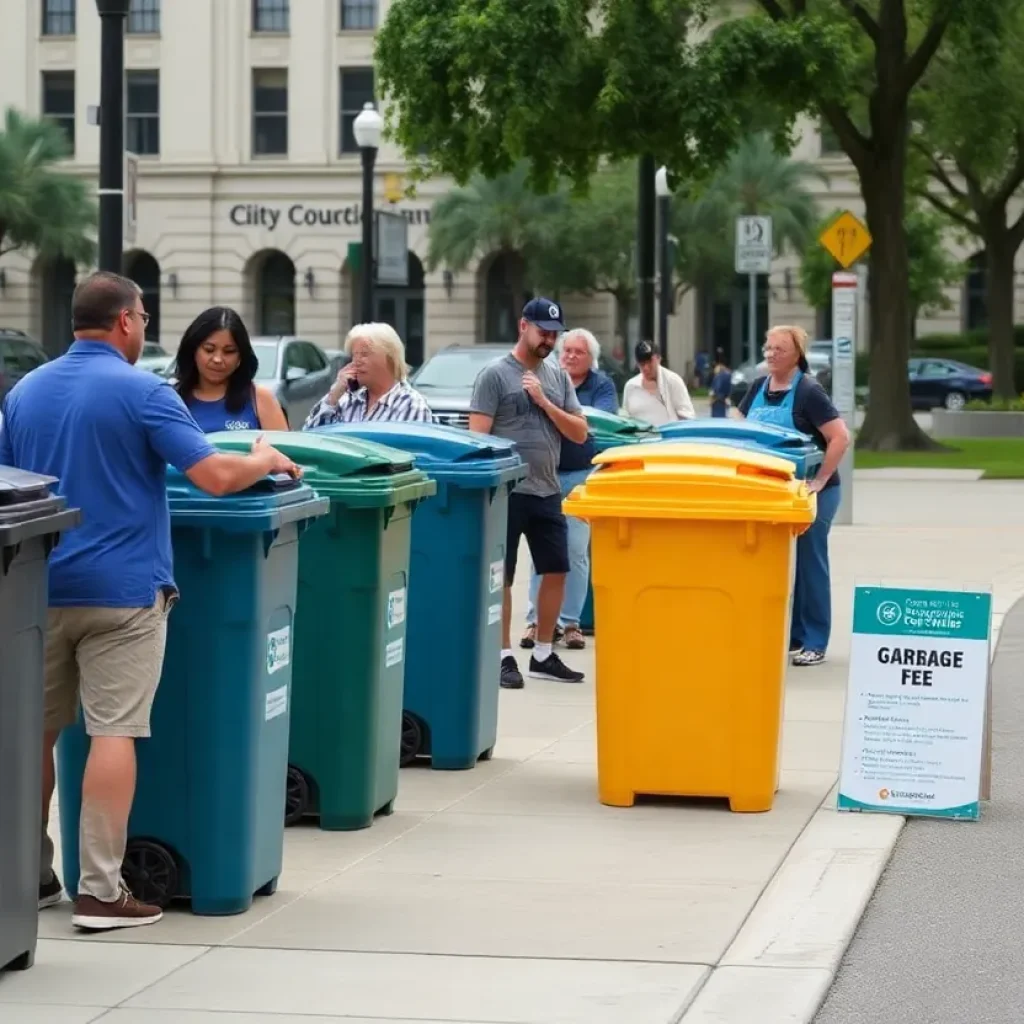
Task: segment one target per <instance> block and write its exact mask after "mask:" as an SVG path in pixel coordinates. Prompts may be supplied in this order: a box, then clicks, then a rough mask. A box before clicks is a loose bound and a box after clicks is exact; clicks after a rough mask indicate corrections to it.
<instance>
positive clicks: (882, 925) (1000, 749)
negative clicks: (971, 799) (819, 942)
mask: <svg viewBox="0 0 1024 1024" xmlns="http://www.w3.org/2000/svg"><path fill="white" fill-rule="evenodd" d="M992 678H993V722H994V725H993V783H992V802H991V804H987V805H985V807H984V808H983V809H982V816H981V820H980V821H978V822H975V823H967V822H962V823H957V822H940V821H925V820H921V819H916V820H915V819H912V820H910V821H909V822H908V823H907V826H906V828H905V829H904V830H903V834H902V836H901V837H900V840H899V843H898V844H897V847H896V851H895V854H894V856H893V859H892V861H891V862H890V864H889V867H888V869H887V871H886V873H885V874H884V875H883V877H882V880H881V883H880V884H879V887H878V889H877V891H876V892H875V895H874V898H873V899H872V901H871V903H870V904H869V906H868V910H867V913H866V914H865V916H864V919H863V920H862V921H861V924H860V927H859V929H858V930H857V934H856V936H855V937H854V940H853V942H852V943H851V945H850V948H849V949H848V950H847V952H846V956H845V957H844V959H843V963H842V966H841V968H840V971H839V974H838V975H837V977H836V980H835V982H834V984H833V987H832V990H831V992H830V993H829V995H828V998H827V999H826V1001H825V1004H824V1005H823V1006H822V1008H821V1010H820V1011H819V1013H818V1016H817V1017H816V1018H815V1024H893V1022H894V1021H899V1024H1021V1021H1024V899H1022V896H1024V687H1022V686H1021V680H1022V679H1024V601H1021V602H1018V604H1017V605H1016V606H1015V607H1014V608H1013V609H1012V610H1011V612H1010V613H1009V615H1008V616H1007V617H1006V619H1005V620H1004V623H1003V628H1002V632H1001V634H1000V638H999V646H998V648H997V653H996V659H995V663H994V666H993V674H992Z"/></svg>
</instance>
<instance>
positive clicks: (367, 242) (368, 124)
mask: <svg viewBox="0 0 1024 1024" xmlns="http://www.w3.org/2000/svg"><path fill="white" fill-rule="evenodd" d="M383 129H384V122H383V120H382V118H381V116H380V114H379V113H378V112H377V109H376V107H374V105H373V104H372V103H366V104H364V105H363V109H362V110H361V111H360V112H359V114H358V116H357V117H356V119H355V121H354V122H353V124H352V131H353V134H354V135H355V137H356V144H357V145H358V146H359V152H360V154H361V155H362V158H363V210H362V214H363V246H362V248H363V252H362V277H361V278H360V282H361V285H362V287H361V289H360V291H361V292H362V295H361V298H360V309H359V317H360V319H361V320H362V322H363V323H364V324H365V323H369V322H370V321H372V320H373V280H374V276H375V275H374V263H375V257H374V251H373V249H374V245H373V216H374V214H373V167H374V164H375V163H376V162H377V150H378V149H379V148H380V137H381V132H382V131H383Z"/></svg>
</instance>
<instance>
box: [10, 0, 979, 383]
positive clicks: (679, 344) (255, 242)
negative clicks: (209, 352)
mask: <svg viewBox="0 0 1024 1024" xmlns="http://www.w3.org/2000/svg"><path fill="white" fill-rule="evenodd" d="M388 2H389V0H132V5H131V13H130V15H129V20H128V26H127V27H128V35H127V38H126V66H127V69H128V70H127V77H126V126H125V128H126V130H125V143H126V146H127V148H129V149H130V150H132V151H133V152H134V153H136V154H138V157H139V168H140V169H139V177H138V195H137V217H136V226H135V230H134V235H133V237H131V238H128V239H126V242H125V248H126V252H125V263H124V265H125V272H126V273H127V274H129V275H130V276H132V277H133V278H134V279H135V280H136V281H137V282H138V283H139V284H140V286H141V287H142V288H143V291H144V293H145V302H146V305H147V308H148V309H149V311H150V313H151V314H152V322H151V330H150V333H151V335H152V336H153V337H155V338H157V339H158V340H159V341H160V342H161V343H162V344H163V345H164V347H165V348H167V349H168V350H170V351H173V350H174V349H175V348H176V347H177V341H178V339H179V338H180V336H181V333H182V331H183V330H184V328H185V327H186V325H187V324H188V323H189V322H190V320H191V319H192V318H193V317H194V316H195V315H196V314H197V313H198V312H199V311H201V310H202V309H204V308H206V307H207V306H210V305H214V304H217V305H229V306H234V307H235V308H237V309H238V310H239V311H240V312H242V314H243V316H244V317H245V319H246V322H247V323H248V324H249V327H250V330H251V331H252V332H253V333H254V334H292V333H294V334H299V335H302V336H303V337H306V338H309V339H311V340H313V341H317V342H319V343H320V344H322V345H324V346H325V347H328V348H333V347H336V346H337V345H339V344H340V342H341V340H342V339H343V338H344V336H345V333H346V332H347V330H348V328H349V327H350V326H351V325H352V323H353V322H355V321H356V320H357V319H358V295H359V274H360V272H361V271H360V262H361V261H360V259H359V256H360V246H359V244H358V243H359V240H360V237H361V226H360V218H361V209H360V196H361V163H360V156H359V152H358V147H357V146H356V143H355V139H354V137H353V131H352V122H353V121H354V119H355V116H356V114H357V113H358V112H359V111H360V110H361V109H362V106H363V104H364V103H365V102H367V101H371V100H376V98H377V97H376V94H375V88H374V74H373V66H372V65H373V61H372V54H373V38H374V32H375V29H376V26H377V25H378V24H379V23H380V21H381V19H382V18H383V17H384V16H386V13H387V6H388ZM99 56H100V20H99V17H98V14H97V12H96V6H95V3H94V2H93V0H17V2H14V0H11V2H8V3H5V4H4V28H3V32H0V67H2V68H3V69H4V73H3V75H2V76H0V108H6V107H11V106H13V107H16V108H18V109H21V110H24V111H26V112H27V113H29V114H30V115H34V116H38V115H46V116H49V117H52V118H54V119H55V120H57V121H58V122H59V123H61V124H62V125H63V126H64V127H65V129H66V131H67V132H68V136H69V140H70V141H71V142H72V144H73V148H74V155H73V157H72V159H71V160H70V161H69V169H70V170H71V171H72V172H74V173H77V174H80V175H82V176H83V177H85V178H87V179H89V180H91V181H94V180H95V177H96V168H97V162H98V154H99V129H98V127H96V126H95V125H94V124H93V123H91V122H92V121H93V120H94V119H93V118H92V117H91V116H90V111H91V108H93V107H95V106H96V105H97V104H98V103H99V89H100V67H99ZM804 127H805V131H804V132H803V135H802V141H801V143H800V145H799V147H798V149H797V152H796V153H795V155H796V156H797V157H799V158H802V159H814V160H820V161H821V163H822V166H823V167H824V169H825V170H827V171H828V173H829V183H828V185H821V184H818V183H812V184H811V187H812V188H816V189H818V190H820V193H821V196H820V199H821V203H822V207H823V209H831V208H836V207H844V208H849V209H852V210H854V212H858V213H859V212H860V211H861V209H862V204H861V200H860V196H859V192H858V190H857V187H856V180H855V178H854V177H853V176H852V175H851V172H850V168H849V165H848V163H847V161H846V160H845V159H844V158H842V156H841V154H839V155H837V154H836V153H835V152H834V151H830V149H829V144H828V140H827V139H823V138H822V137H821V136H820V134H819V133H818V132H817V130H816V127H815V126H814V125H813V124H812V123H811V122H808V123H807V124H806V125H805V126H804ZM404 172H405V165H404V163H403V160H402V158H401V154H400V153H399V152H398V151H396V150H395V149H394V148H393V147H391V146H390V145H389V144H388V143H387V142H384V143H383V145H382V148H381V150H380V152H379V155H378V161H377V171H376V197H375V203H376V205H377V207H378V208H383V209H392V210H394V211H397V212H400V213H401V214H402V215H403V216H404V217H405V218H406V220H407V224H408V241H409V250H410V252H409V257H408V262H409V274H408V283H407V285H405V286H403V287H400V288H399V287H386V288H385V287H379V288H378V289H377V294H376V310H375V316H376V318H378V319H383V320H387V321H389V322H391V323H393V324H394V325H395V326H396V328H397V329H398V331H399V333H400V334H401V335H402V337H403V338H404V339H405V341H406V345H407V349H408V357H409V361H410V363H412V364H414V365H415V364H418V363H419V362H420V361H422V359H423V358H425V357H426V356H428V355H429V354H430V353H431V352H434V351H436V350H437V349H439V348H442V347H444V346H445V345H448V344H451V343H456V342H457V343H473V342H476V341H484V340H487V341H495V340H504V339H508V338H511V336H512V332H513V331H514V325H515V316H514V312H513V302H512V294H511V290H510V285H509V282H510V281H512V280H514V279H515V277H516V275H515V272H514V271H515V268H514V267H512V266H510V265H509V261H510V260H512V259H514V257H507V256H503V255H501V254H498V253H485V254H481V258H480V260H479V262H478V264H477V265H476V266H474V267H472V268H471V269H470V270H467V271H465V272H463V273H458V274H452V273H450V272H447V271H446V270H445V269H444V268H438V269H437V270H436V271H432V272H431V271H429V270H428V269H427V268H426V266H425V262H426V253H427V236H428V231H429V225H430V213H431V207H432V204H433V202H434V201H435V200H436V199H437V198H438V197H439V196H440V195H442V194H444V193H445V192H446V191H447V190H448V189H449V188H450V187H451V183H450V182H448V181H446V180H441V179H438V180H432V181H430V182H427V183H425V184H421V185H419V186H417V189H416V193H415V198H407V197H406V194H405V193H406V186H407V181H406V178H405V175H404ZM960 255H961V256H963V257H964V258H967V257H968V256H969V255H970V253H969V252H964V253H961V254H960ZM83 270H84V268H77V269H76V268H75V267H74V266H71V265H69V264H67V263H66V262H63V261H54V262H51V263H45V264H44V263H42V262H41V261H39V260H35V261H32V260H31V259H29V258H26V257H24V256H22V254H20V253H14V254H10V255H8V256H6V257H4V258H3V259H2V260H0V326H6V327H17V328H21V329H23V330H28V331H29V332H30V333H31V334H33V335H34V336H35V337H36V338H38V339H39V340H40V341H42V342H43V344H44V345H45V347H46V348H47V349H48V350H49V351H50V352H52V353H57V352H59V351H62V350H63V349H64V348H65V347H66V345H67V343H68V340H69V334H70V296H71V291H72V289H73V287H74V282H75V278H76V274H80V273H82V272H83ZM979 273H980V275H981V276H980V286H979ZM979 287H980V292H979ZM954 293H955V294H954ZM757 296H758V300H757V305H758V313H757V321H758V326H759V330H762V331H763V329H764V328H765V327H767V325H768V323H769V321H781V322H796V323H802V324H804V325H805V326H806V327H807V328H808V329H809V330H811V331H812V333H814V334H816V335H818V336H827V335H828V333H829V328H828V325H827V315H828V314H827V311H815V310H813V309H811V308H810V307H809V306H808V305H807V303H806V301H805V300H804V297H803V295H802V293H801V291H800V287H799V273H798V263H797V261H796V259H795V258H793V257H781V258H779V259H778V260H776V261H775V264H774V265H773V269H772V273H771V274H770V275H763V276H761V277H760V278H759V279H758V287H757ZM950 298H951V301H952V304H953V308H952V309H951V310H950V311H948V312H946V313H943V314H941V315H939V316H937V317H929V318H927V319H924V320H923V321H922V322H921V323H920V324H919V329H920V330H923V331H924V330H959V329H961V328H962V327H964V326H969V325H972V323H976V322H977V321H978V319H979V317H982V316H983V314H984V282H983V272H980V271H979V272H976V273H975V274H974V275H973V276H972V277H971V279H970V280H969V281H967V282H965V285H964V287H963V288H962V289H959V290H957V289H954V290H953V291H952V292H951V295H950ZM748 301H749V300H748V286H747V280H746V279H745V278H744V279H740V278H737V280H736V283H735V287H734V288H733V290H732V292H731V293H729V294H726V295H710V294H701V293H700V292H690V293H687V294H686V295H685V296H684V297H683V298H682V300H681V302H680V303H679V308H678V310H677V311H676V313H675V315H673V317H672V318H671V321H670V343H669V356H670V362H671V363H672V365H674V366H678V367H680V368H682V367H684V366H686V365H688V364H689V363H690V362H691V360H692V359H693V356H694V353H695V352H696V351H698V350H702V349H703V350H705V351H708V350H713V349H714V348H715V347H723V348H725V349H726V350H727V351H729V352H731V353H732V358H733V361H734V364H735V363H736V362H737V361H739V359H740V358H742V354H743V353H744V352H745V351H746V344H745V339H746V330H747V328H746V324H747V309H748ZM564 304H565V307H566V311H567V316H568V317H569V319H570V320H571V322H572V323H573V324H574V325H579V326H586V327H589V328H590V329H591V330H593V331H594V332H595V333H596V334H597V335H598V337H599V338H601V340H602V342H604V343H605V344H606V346H607V348H608V349H609V351H616V350H618V352H619V353H621V351H622V350H623V349H624V348H625V347H626V345H625V344H624V343H628V342H629V341H630V339H629V338H627V339H615V338H614V331H615V322H616V320H615V311H614V308H613V304H612V301H611V299H610V298H608V297H606V296H566V297H564Z"/></svg>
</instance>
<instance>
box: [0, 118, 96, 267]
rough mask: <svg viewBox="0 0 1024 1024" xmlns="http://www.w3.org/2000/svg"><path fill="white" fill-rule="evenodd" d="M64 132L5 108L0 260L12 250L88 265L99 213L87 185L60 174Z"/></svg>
mask: <svg viewBox="0 0 1024 1024" xmlns="http://www.w3.org/2000/svg"><path fill="white" fill-rule="evenodd" d="M66 156H68V146H67V141H66V139H65V136H64V132H63V130H62V129H61V128H60V126H59V125H56V124H54V123H53V122H52V121H47V120H41V121H35V120H31V119H29V118H26V117H24V116H23V115H22V114H19V113H18V112H17V111H16V110H8V111H7V113H6V115H5V117H4V125H3V131H0V256H3V255H4V254H5V253H8V252H13V251H15V250H26V251H32V252H35V253H37V254H38V255H39V256H41V257H43V258H44V259H52V258H56V257H65V258H67V259H70V260H73V261H74V262H76V263H79V264H89V263H91V262H92V261H93V259H94V257H95V253H96V245H95V242H94V241H93V239H92V237H91V235H92V233H93V232H94V231H95V228H96V218H97V211H96V206H95V203H94V202H93V200H92V199H91V198H90V196H89V193H88V190H87V189H86V186H85V185H84V184H83V183H82V182H81V181H79V180H78V179H77V178H74V177H72V176H71V175H69V174H67V173H65V172H64V171H61V170H60V169H59V167H58V166H57V164H58V162H59V161H60V160H62V159H64V158H65V157H66Z"/></svg>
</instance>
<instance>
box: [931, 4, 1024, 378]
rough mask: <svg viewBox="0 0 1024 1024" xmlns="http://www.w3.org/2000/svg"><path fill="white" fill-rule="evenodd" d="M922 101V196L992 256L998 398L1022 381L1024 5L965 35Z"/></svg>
mask: <svg viewBox="0 0 1024 1024" xmlns="http://www.w3.org/2000/svg"><path fill="white" fill-rule="evenodd" d="M951 42H952V43H953V44H954V45H951V46H948V47H945V48H943V49H942V50H940V51H939V54H938V55H937V57H936V59H935V61H933V63H932V66H931V67H930V68H929V70H928V73H927V75H926V76H925V79H924V82H923V85H922V88H921V90H920V93H919V95H918V96H917V97H916V105H915V118H914V134H913V137H912V139H911V147H912V155H913V156H914V157H915V158H916V159H915V168H914V169H916V170H917V171H918V172H919V173H918V177H917V180H916V182H915V186H914V189H915V192H916V194H917V195H918V196H920V197H921V198H923V199H924V200H925V201H927V202H929V203H931V205H932V206H934V207H935V208H936V209H937V210H939V211H941V213H942V214H944V215H945V216H946V217H947V218H948V219H949V220H950V221H952V222H953V224H954V225H956V226H957V227H958V228H960V229H962V230H963V231H964V232H965V233H968V234H970V235H973V236H975V237H977V238H978V239H980V241H981V243H982V245H983V247H984V250H985V269H986V300H987V306H988V321H989V322H988V328H989V331H988V334H989V366H990V367H991V369H992V386H993V390H994V391H995V393H996V394H997V395H999V396H1000V397H1003V398H1012V397H1014V396H1015V395H1016V387H1015V384H1014V337H1013V333H1014V332H1013V326H1014V263H1015V260H1016V256H1017V251H1018V250H1019V249H1020V247H1021V244H1022V243H1024V213H1020V212H1017V213H1016V216H1011V213H1010V204H1011V203H1012V202H1013V201H1014V200H1015V198H1016V197H1017V196H1018V195H1019V192H1020V189H1021V186H1022V185H1024V64H1022V62H1021V59H1020V55H1021V52H1022V48H1024V3H1021V2H1019V0H1004V6H1003V8H1002V10H1001V12H1000V17H999V19H998V21H996V22H995V23H994V24H983V25H981V26H973V25H971V26H967V27H966V28H961V29H958V30H957V31H955V32H954V33H953V35H952V39H951Z"/></svg>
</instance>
